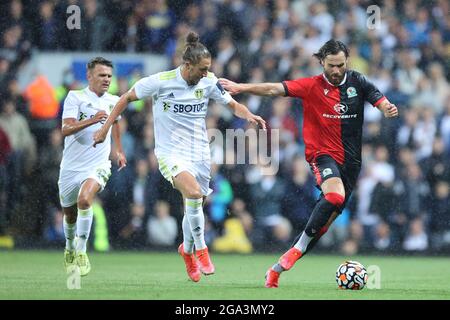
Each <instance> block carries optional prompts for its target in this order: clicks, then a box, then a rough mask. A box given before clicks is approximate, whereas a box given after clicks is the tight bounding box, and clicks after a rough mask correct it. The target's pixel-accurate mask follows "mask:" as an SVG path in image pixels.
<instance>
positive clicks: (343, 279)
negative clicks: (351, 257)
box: [336, 261, 368, 290]
mask: <svg viewBox="0 0 450 320" xmlns="http://www.w3.org/2000/svg"><path fill="white" fill-rule="evenodd" d="M367 278H368V275H367V270H366V268H365V267H364V266H363V265H362V264H361V263H359V262H358V261H345V262H344V263H342V264H341V265H340V266H339V268H338V269H337V271H336V282H337V284H338V287H339V288H340V289H349V290H361V289H363V288H364V286H365V285H366V283H367Z"/></svg>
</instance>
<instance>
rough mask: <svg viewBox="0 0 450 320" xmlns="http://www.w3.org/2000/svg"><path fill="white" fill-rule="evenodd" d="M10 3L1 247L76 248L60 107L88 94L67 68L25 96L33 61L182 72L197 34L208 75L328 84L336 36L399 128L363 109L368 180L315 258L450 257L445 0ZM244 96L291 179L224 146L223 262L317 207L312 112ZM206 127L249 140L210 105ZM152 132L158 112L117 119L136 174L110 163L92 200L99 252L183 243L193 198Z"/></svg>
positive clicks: (291, 231) (449, 51)
mask: <svg viewBox="0 0 450 320" xmlns="http://www.w3.org/2000/svg"><path fill="white" fill-rule="evenodd" d="M72 4H75V5H78V6H79V7H80V8H81V29H80V30H76V29H75V30H70V31H69V30H68V29H67V28H66V19H67V13H66V8H67V7H68V6H69V5H72ZM374 4H375V5H378V8H379V9H380V10H381V11H380V13H381V21H379V23H378V24H377V25H376V28H369V27H368V25H367V20H368V16H369V14H368V13H367V12H366V10H367V8H368V7H369V5H374ZM0 7H1V8H0V12H2V13H4V14H2V17H0V30H1V34H0V36H1V38H0V91H1V112H0V236H1V235H2V234H3V235H8V236H10V237H12V238H13V239H14V243H15V246H16V247H21V246H55V247H58V248H59V247H60V248H62V247H63V245H64V235H63V230H62V212H61V208H60V204H59V200H58V189H57V188H58V187H57V180H58V175H59V163H60V161H61V157H62V150H63V138H62V136H61V132H60V123H61V112H62V110H61V108H62V105H63V102H64V98H65V95H66V94H67V91H68V90H70V89H78V88H80V87H83V86H85V85H86V84H84V83H78V82H75V81H73V77H71V75H70V71H69V72H68V73H67V74H66V75H65V76H64V83H61V86H59V87H58V88H53V87H51V86H50V85H49V83H48V81H46V79H45V77H39V78H37V79H34V80H33V82H31V83H30V85H29V86H28V87H27V88H26V89H25V90H21V89H20V88H19V86H18V83H17V75H18V73H19V72H20V68H21V67H22V66H23V65H24V64H25V63H26V62H27V61H29V59H30V58H31V57H32V54H33V50H40V51H62V52H64V51H96V52H98V51H103V52H105V55H106V57H107V53H108V52H124V53H126V52H133V53H134V52H142V53H147V52H151V53H158V54H162V55H166V56H167V57H169V58H170V59H171V61H172V64H173V67H176V66H178V65H179V64H180V63H181V60H180V53H181V52H182V50H183V48H184V40H185V37H186V35H187V33H188V31H189V30H194V31H196V32H197V33H199V35H200V40H201V42H202V43H204V44H205V45H206V46H207V47H208V48H209V49H210V51H211V53H212V55H213V62H212V71H213V72H214V73H215V74H216V75H217V76H218V77H226V78H228V79H231V80H233V81H237V82H279V81H282V80H284V79H295V78H299V77H309V76H312V75H316V74H320V73H321V72H322V67H321V65H320V64H319V63H318V61H317V60H316V59H315V58H313V57H312V54H313V53H314V52H316V51H317V50H318V49H319V48H320V47H321V46H322V45H323V44H324V43H325V42H326V41H327V40H329V39H330V38H334V39H337V40H341V41H343V42H344V43H346V44H347V45H348V47H349V49H350V60H349V61H350V65H349V67H350V68H351V69H354V70H357V71H359V72H361V73H363V74H365V75H366V76H367V77H368V78H369V79H370V80H371V81H372V82H373V83H374V84H375V85H376V86H377V87H378V88H379V89H380V90H381V91H382V92H383V93H384V94H385V95H386V96H387V97H388V99H389V100H390V101H391V102H392V103H394V104H396V105H397V106H398V107H399V112H400V117H399V118H397V119H394V120H392V119H384V118H383V116H382V114H381V112H379V111H378V110H377V109H376V108H373V107H372V106H370V105H366V106H365V109H366V110H365V124H364V137H363V168H362V172H361V175H360V178H359V181H358V184H357V187H356V189H355V190H354V194H353V196H352V198H351V201H350V203H349V204H348V206H347V208H346V210H344V212H343V214H342V215H341V216H340V217H339V219H338V220H337V221H336V222H335V223H334V225H333V226H332V227H331V228H330V231H329V232H328V233H327V234H326V235H325V236H324V237H323V238H322V239H321V241H320V243H319V245H318V251H320V249H323V250H326V251H327V252H336V253H337V252H343V253H345V254H354V253H357V252H368V251H376V252H447V253H448V252H450V91H449V70H450V62H449V61H450V59H449V58H450V14H449V13H450V5H449V2H448V1H446V0H435V1H418V0H406V1H393V0H386V1H364V0H340V1H312V0H304V1H295V0H293V1H288V0H272V1H270V0H247V1H244V0H209V1H207V0H205V1H170V0H167V1H166V0H142V1H126V0H103V1H101V0H84V1H82V0H67V1H58V0H54V1H25V0H23V1H21V0H10V1H6V2H2V3H1V5H0ZM161 71H162V70H161ZM138 76H145V75H136V74H133V75H132V76H130V77H128V78H120V79H115V85H114V86H113V88H112V89H111V90H112V93H114V94H117V95H121V94H122V93H124V92H125V91H126V90H128V89H129V88H130V87H131V86H132V84H133V83H134V82H135V81H136V79H137V78H138ZM55 93H56V94H55ZM236 99H237V100H238V101H240V102H241V103H244V104H246V105H247V106H248V107H249V108H250V109H251V111H252V112H254V113H257V114H259V115H261V116H263V117H264V118H265V119H266V121H267V123H268V125H269V127H270V128H272V129H279V130H280V154H279V159H278V160H279V162H280V170H279V171H278V172H277V174H276V175H263V174H261V170H260V169H261V168H259V167H258V165H233V164H220V163H221V161H220V159H221V158H223V156H224V155H226V154H228V153H230V152H231V153H233V152H234V150H228V149H225V150H224V149H221V148H220V147H219V146H217V145H215V144H214V142H213V143H212V144H211V149H212V157H213V162H214V163H215V164H213V167H212V174H211V175H212V181H211V188H212V189H213V190H214V193H213V194H212V196H210V197H209V199H208V201H207V204H206V207H205V215H206V216H207V222H206V224H207V226H206V237H207V242H208V245H209V246H210V248H212V250H215V251H216V252H240V253H249V252H252V251H253V250H282V249H283V250H284V249H286V248H287V247H288V246H289V245H290V243H291V242H292V240H293V239H294V238H295V236H296V235H297V234H298V233H299V232H301V231H302V230H303V228H304V226H305V224H306V222H307V220H308V217H309V215H310V213H311V211H312V208H313V207H314V204H315V201H316V200H317V198H318V195H319V193H318V190H317V189H316V188H315V181H314V178H313V176H312V174H311V172H310V169H309V167H308V164H307V163H306V162H305V160H304V156H303V151H304V145H303V140H302V132H301V123H302V108H301V107H302V105H301V101H300V100H298V99H290V98H262V97H256V96H245V95H242V96H237V97H236ZM206 121H207V126H208V128H218V129H220V130H221V131H222V132H225V129H227V128H230V129H238V128H242V129H246V123H245V122H243V121H241V120H240V119H238V118H235V117H233V116H232V115H231V113H230V112H229V111H228V110H226V108H225V107H223V106H219V105H216V104H215V103H214V102H212V103H211V104H210V106H209V113H208V117H207V120H206ZM152 123H153V120H152V113H151V101H145V102H138V103H135V104H133V105H130V106H129V108H128V109H127V110H126V112H125V115H124V117H123V118H122V120H121V129H122V132H123V135H122V141H123V145H124V148H125V152H126V155H127V158H128V166H127V168H126V169H125V170H122V171H121V172H120V173H119V172H117V167H113V171H112V173H113V174H112V176H111V178H110V181H109V183H108V185H107V188H106V189H105V191H104V192H102V193H101V194H100V196H99V199H98V200H97V202H96V205H95V208H94V211H95V213H94V216H95V218H94V229H93V232H91V235H92V240H93V242H92V245H93V248H94V249H96V250H99V251H102V250H108V249H126V248H128V249H131V248H158V249H163V248H168V249H173V248H175V247H176V245H177V244H178V243H179V242H180V240H181V238H182V233H181V227H180V221H181V219H182V212H183V211H182V200H181V196H180V195H179V193H178V192H177V191H175V190H173V189H172V187H171V185H170V184H169V183H168V182H167V181H165V180H164V179H163V177H162V176H161V174H160V173H159V171H158V164H157V161H156V158H155V156H154V153H153V148H154V131H153V124H152ZM3 238H5V236H4V237H3ZM8 243H9V246H12V243H11V242H8V241H6V240H5V241H4V243H3V245H4V246H8ZM0 245H1V241H0Z"/></svg>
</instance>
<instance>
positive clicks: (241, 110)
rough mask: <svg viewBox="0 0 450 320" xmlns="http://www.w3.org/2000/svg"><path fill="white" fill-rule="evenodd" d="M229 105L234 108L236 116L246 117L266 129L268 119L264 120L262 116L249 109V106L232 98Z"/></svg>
mask: <svg viewBox="0 0 450 320" xmlns="http://www.w3.org/2000/svg"><path fill="white" fill-rule="evenodd" d="M228 107H230V109H231V110H233V113H234V115H235V116H236V117H238V118H241V119H246V120H247V121H248V122H250V123H252V124H256V125H260V126H261V128H263V129H264V130H266V121H264V119H263V118H261V117H260V116H257V115H254V114H253V113H251V112H250V110H248V109H247V107H246V106H244V105H243V104H241V103H239V102H237V101H236V100H234V99H232V100H231V101H230V102H229V103H228Z"/></svg>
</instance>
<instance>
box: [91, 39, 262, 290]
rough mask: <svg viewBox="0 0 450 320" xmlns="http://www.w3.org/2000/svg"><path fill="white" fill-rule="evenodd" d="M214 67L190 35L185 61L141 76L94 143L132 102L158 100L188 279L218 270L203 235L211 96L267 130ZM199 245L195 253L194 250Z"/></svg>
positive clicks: (161, 158) (161, 144)
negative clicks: (180, 211)
mask: <svg viewBox="0 0 450 320" xmlns="http://www.w3.org/2000/svg"><path fill="white" fill-rule="evenodd" d="M210 67H211V54H210V53H209V51H208V49H207V48H206V47H205V46H204V45H203V44H201V43H200V42H199V37H198V35H197V34H196V33H194V32H190V33H189V34H188V36H187V39H186V48H185V50H184V53H183V64H182V65H181V66H179V67H178V68H176V69H174V70H171V71H166V72H160V73H157V74H153V75H150V76H148V77H146V78H143V79H141V80H139V81H138V82H137V83H136V84H135V85H134V87H133V88H131V89H130V90H129V91H128V92H127V93H125V94H124V95H123V96H122V97H121V98H120V100H119V102H118V103H117V104H116V106H115V107H114V110H113V111H112V113H111V115H110V116H109V117H108V120H107V121H106V122H105V124H104V125H103V127H102V128H101V130H99V131H98V132H97V133H96V134H95V136H94V146H95V145H97V144H99V143H101V142H103V141H104V139H105V136H106V133H107V132H108V130H109V128H110V127H111V125H112V123H113V121H114V119H115V118H116V117H117V116H119V114H120V113H121V112H123V110H124V109H125V108H126V106H127V105H128V103H130V102H131V101H135V100H138V99H143V98H146V97H152V98H153V116H154V127H155V142H156V143H155V155H156V157H157V158H158V162H159V169H160V171H161V173H162V174H163V176H164V177H165V178H166V179H167V180H168V181H169V182H171V183H172V185H173V187H174V188H176V189H177V190H179V191H180V193H181V194H182V196H183V202H184V217H183V222H182V229H183V243H182V244H180V246H179V248H178V252H179V253H180V255H181V256H182V257H183V259H184V262H185V266H186V271H187V273H188V276H189V278H190V279H191V280H192V281H194V282H197V281H199V280H200V276H201V273H203V274H205V275H209V274H212V273H214V265H213V264H212V262H211V259H210V256H209V253H208V247H207V246H206V243H205V238H204V227H205V226H204V225H205V218H204V215H203V208H202V205H203V201H204V198H205V197H206V196H208V195H209V194H210V193H211V191H212V190H211V189H210V188H209V181H210V162H211V160H210V150H209V143H208V136H207V132H206V123H205V117H206V112H207V107H208V101H209V99H210V98H212V99H214V100H216V101H218V102H220V103H222V104H225V105H228V106H229V107H230V108H231V109H232V110H233V112H234V114H235V115H236V116H237V117H239V118H243V119H246V120H247V121H248V122H250V123H252V124H259V125H260V126H261V127H262V128H265V121H264V120H263V119H262V118H261V117H259V116H256V115H254V114H252V113H251V112H250V111H249V110H248V109H247V107H245V106H244V105H242V104H240V103H238V102H236V101H235V100H234V99H233V98H232V97H231V96H230V95H229V93H228V92H226V91H225V90H224V89H223V88H222V87H221V86H220V84H219V83H218V79H217V78H216V77H215V76H214V74H213V73H211V72H208V69H209V68H210ZM194 248H195V254H194Z"/></svg>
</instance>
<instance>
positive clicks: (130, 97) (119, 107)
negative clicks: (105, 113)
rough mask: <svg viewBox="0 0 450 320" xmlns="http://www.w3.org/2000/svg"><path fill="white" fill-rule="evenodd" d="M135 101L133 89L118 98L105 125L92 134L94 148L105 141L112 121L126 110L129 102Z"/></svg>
mask: <svg viewBox="0 0 450 320" xmlns="http://www.w3.org/2000/svg"><path fill="white" fill-rule="evenodd" d="M136 100H138V98H137V97H136V92H135V91H134V89H131V90H129V91H128V92H126V93H124V94H123V95H122V96H121V97H120V99H119V101H117V103H116V105H115V106H114V109H113V110H112V111H111V114H110V115H109V117H108V119H107V120H106V122H105V124H104V125H103V126H102V127H101V128H100V130H98V131H97V132H96V133H95V134H94V148H95V146H96V145H97V144H99V143H102V142H103V141H105V139H106V135H107V134H108V131H109V129H110V128H111V126H112V125H113V123H114V121H116V119H117V117H118V116H119V115H120V114H121V113H122V112H123V111H124V110H125V109H126V107H127V105H128V104H129V103H130V102H133V101H136Z"/></svg>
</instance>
